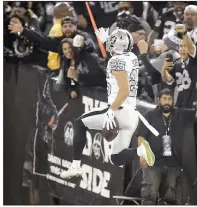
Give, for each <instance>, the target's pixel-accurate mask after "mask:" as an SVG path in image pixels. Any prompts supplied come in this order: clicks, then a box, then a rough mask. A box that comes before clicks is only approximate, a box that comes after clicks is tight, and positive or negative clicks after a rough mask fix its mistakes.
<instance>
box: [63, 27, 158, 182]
mask: <svg viewBox="0 0 197 207" xmlns="http://www.w3.org/2000/svg"><path fill="white" fill-rule="evenodd" d="M95 33H96V35H97V36H98V38H99V39H100V40H101V41H102V42H106V50H107V51H108V52H109V53H110V54H111V56H112V57H111V58H110V60H109V61H108V65H107V75H106V78H107V90H108V107H105V108H98V109H94V110H92V111H90V112H88V113H85V114H83V115H82V116H81V117H80V118H78V119H77V120H76V121H75V123H74V127H75V134H74V139H73V158H74V159H73V162H72V164H71V166H70V168H69V169H68V170H67V171H62V173H61V174H60V176H61V178H64V179H68V178H71V177H74V176H81V175H82V169H81V158H82V152H83V149H84V147H85V144H86V130H87V129H95V130H102V129H103V128H106V129H107V130H110V129H112V128H113V127H116V124H115V121H114V117H116V119H117V121H118V123H119V133H118V135H117V136H116V137H115V138H114V140H113V141H112V150H111V154H110V161H111V163H112V164H114V165H117V166H121V165H124V164H127V163H130V162H131V161H132V159H134V158H135V157H136V156H140V157H142V158H143V159H145V161H146V162H147V164H148V165H149V166H152V165H153V164H154V161H155V156H154V154H153V152H152V150H151V149H150V146H149V143H148V142H147V141H146V140H142V142H141V143H140V144H139V147H138V148H135V149H131V148H129V145H130V143H131V138H132V135H133V134H134V132H135V130H136V128H137V125H138V121H139V117H140V118H141V120H142V121H143V122H146V120H144V118H143V117H142V116H141V115H140V114H139V112H138V111H137V110H136V96H137V88H138V70H139V63H138V59H137V57H136V55H135V54H134V53H132V52H131V49H132V47H133V38H132V36H131V35H130V33H129V32H127V31H126V30H123V29H117V30H115V31H114V32H112V33H111V34H110V35H108V29H107V30H106V29H104V28H100V29H98V30H97V31H96V32H95ZM145 124H146V126H147V127H148V128H149V129H150V130H151V131H152V133H154V134H155V135H156V136H158V132H157V131H156V130H155V129H154V128H153V127H152V126H151V125H149V123H147V122H146V123H145Z"/></svg>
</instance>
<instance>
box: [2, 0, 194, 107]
mask: <svg viewBox="0 0 197 207" xmlns="http://www.w3.org/2000/svg"><path fill="white" fill-rule="evenodd" d="M190 3H192V4H195V2H188V1H187V2H186V1H185V2H184V1H180V2H179V1H176V2H135V1H132V2H89V6H90V8H91V10H92V13H93V15H94V18H95V21H96V24H97V27H98V28H100V27H104V28H108V27H109V30H110V32H112V31H113V30H115V29H116V28H117V27H118V28H123V29H127V30H128V31H129V32H130V33H131V35H132V37H133V39H134V48H133V51H132V52H134V53H135V54H136V55H137V56H138V58H139V61H140V75H139V80H140V81H139V87H138V98H139V99H141V100H146V101H148V102H152V103H154V102H155V100H156V99H155V97H156V96H157V92H158V90H160V89H161V88H162V87H166V85H165V83H164V82H163V81H162V76H161V70H162V65H163V63H164V59H165V57H166V53H167V52H169V51H170V52H171V54H172V56H173V61H174V60H177V59H180V54H179V43H178V42H177V40H176V39H177V38H176V34H175V33H174V31H173V28H174V27H175V25H176V24H178V23H184V24H185V25H186V28H187V30H188V31H191V32H192V38H193V39H194V41H195V39H196V40H197V30H195V27H196V26H197V13H196V11H195V9H194V10H192V11H189V12H188V14H184V9H185V7H186V6H187V5H189V4H190ZM10 21H13V22H15V23H18V22H19V27H18V28H17V26H16V28H15V29H16V30H17V29H18V31H21V32H22V33H20V32H17V31H16V32H15V33H14V32H13V33H10V31H9V29H8V25H9V23H10ZM20 24H21V25H22V26H21V27H20ZM16 25H17V24H16ZM76 36H77V37H76ZM75 37H76V38H75ZM80 37H82V42H83V43H82V44H81V43H79V42H80ZM73 38H74V39H73ZM73 40H74V42H75V43H74V42H73ZM140 40H145V41H143V42H142V41H140ZM77 41H78V42H77ZM76 42H77V43H76ZM73 43H74V44H78V46H77V47H76V45H74V47H73ZM66 44H67V45H68V47H71V50H72V52H73V57H69V52H68V54H67V52H66V49H67V47H66V46H65V45H66ZM69 45H70V46H69ZM63 46H65V50H64V49H63ZM81 51H83V52H81ZM144 54H146V57H145V56H144ZM67 55H68V56H67ZM109 57H110V55H109V54H107V58H105V59H108V58H109ZM4 59H5V60H6V59H9V60H10V59H12V60H14V59H15V60H16V59H17V60H20V61H24V62H25V63H33V64H36V65H39V66H42V67H45V68H48V69H49V71H50V72H51V74H52V76H54V77H56V80H57V82H56V83H57V87H56V88H57V89H58V88H59V86H60V85H61V83H62V82H64V85H65V86H66V88H67V89H69V90H70V94H71V98H77V96H78V94H77V93H78V91H79V85H81V84H82V85H86V86H90V87H94V86H101V87H104V88H105V87H106V82H105V72H104V71H105V68H106V63H107V61H105V59H104V58H103V57H102V55H101V52H100V48H99V46H98V42H97V39H96V36H95V33H94V29H93V26H92V24H91V21H90V18H89V14H88V11H87V8H86V5H85V2H72V1H71V2H50V1H46V2H34V1H33V2H28V1H27V2H24V1H23V2H4ZM70 60H71V61H70ZM69 69H76V70H69ZM61 71H62V72H61ZM65 71H66V72H65ZM170 87H172V86H170ZM176 97H177V96H176ZM190 107H191V105H190Z"/></svg>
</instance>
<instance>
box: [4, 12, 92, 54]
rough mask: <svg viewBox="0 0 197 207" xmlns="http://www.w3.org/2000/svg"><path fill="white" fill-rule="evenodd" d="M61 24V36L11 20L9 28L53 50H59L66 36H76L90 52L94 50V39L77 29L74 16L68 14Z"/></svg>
mask: <svg viewBox="0 0 197 207" xmlns="http://www.w3.org/2000/svg"><path fill="white" fill-rule="evenodd" d="M61 25H62V33H63V35H62V36H60V37H49V36H47V35H45V34H44V33H41V32H37V31H35V30H31V29H28V28H26V27H23V26H22V24H20V23H18V22H17V23H16V22H10V24H9V26H8V29H9V30H10V32H11V33H15V34H17V33H20V34H21V35H22V36H24V37H27V38H29V39H30V40H32V41H34V42H37V43H39V44H40V45H41V47H42V48H44V49H46V50H48V51H51V52H58V51H59V46H60V43H61V41H62V39H64V38H74V39H73V40H74V42H77V44H79V45H80V47H81V48H83V49H84V50H86V51H88V52H93V51H94V48H95V47H94V45H93V41H91V40H90V38H89V35H88V33H86V32H82V31H80V30H78V29H77V23H76V22H75V20H74V18H73V17H69V16H67V17H65V18H63V19H62V21H61Z"/></svg>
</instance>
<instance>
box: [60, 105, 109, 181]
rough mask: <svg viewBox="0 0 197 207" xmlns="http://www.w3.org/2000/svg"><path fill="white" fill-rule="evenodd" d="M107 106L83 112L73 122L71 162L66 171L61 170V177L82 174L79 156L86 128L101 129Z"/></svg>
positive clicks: (80, 156)
mask: <svg viewBox="0 0 197 207" xmlns="http://www.w3.org/2000/svg"><path fill="white" fill-rule="evenodd" d="M107 110H108V108H106V107H105V108H103V109H102V108H100V109H94V110H92V111H91V112H88V113H85V114H83V115H82V116H81V117H80V118H78V119H77V120H76V121H75V123H74V138H73V162H72V164H71V166H70V168H69V169H68V170H67V171H62V173H61V174H60V177H61V178H64V179H70V178H72V177H75V176H77V177H78V176H82V169H81V158H82V152H83V149H84V147H85V144H86V130H87V129H98V130H101V129H102V125H103V122H104V116H105V113H106V111H107Z"/></svg>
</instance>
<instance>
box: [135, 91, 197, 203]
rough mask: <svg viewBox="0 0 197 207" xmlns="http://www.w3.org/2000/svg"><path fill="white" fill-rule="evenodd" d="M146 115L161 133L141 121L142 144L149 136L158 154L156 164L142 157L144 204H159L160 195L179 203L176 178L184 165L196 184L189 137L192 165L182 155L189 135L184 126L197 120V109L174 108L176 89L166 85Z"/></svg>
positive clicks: (152, 146) (189, 155)
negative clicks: (152, 164)
mask: <svg viewBox="0 0 197 207" xmlns="http://www.w3.org/2000/svg"><path fill="white" fill-rule="evenodd" d="M145 117H146V119H147V121H148V122H149V123H151V124H152V125H153V126H154V127H155V129H157V130H158V131H159V132H160V135H159V136H158V137H155V136H154V135H153V134H151V133H149V132H148V129H147V128H146V126H145V125H144V124H143V123H141V124H140V128H139V133H138V135H139V137H138V144H140V143H141V141H142V140H143V139H146V140H147V141H149V143H150V146H151V149H152V150H153V152H154V154H155V164H154V166H153V167H149V166H148V165H147V163H146V161H145V160H144V159H143V158H142V157H141V158H140V165H141V167H142V168H143V180H142V189H141V196H142V205H155V204H156V203H157V202H158V199H162V200H163V202H166V203H167V204H171V205H172V204H176V196H175V190H176V184H177V183H176V182H177V181H176V179H177V176H178V175H179V174H180V172H181V168H183V169H184V171H186V173H187V175H188V176H189V180H190V182H191V183H192V184H193V183H194V182H195V180H196V178H197V177H196V176H197V174H196V173H197V169H196V163H191V160H193V159H194V158H195V155H194V154H193V153H192V152H194V150H193V147H194V146H193V143H192V142H190V141H191V140H190V141H189V139H188V138H187V143H188V146H189V149H190V154H187V159H190V160H188V162H189V161H190V165H187V166H185V165H184V157H183V156H182V150H183V148H184V143H185V138H186V137H184V130H185V128H186V126H187V125H189V124H192V123H194V121H195V119H196V118H197V110H196V109H176V108H174V105H173V92H172V91H171V90H169V89H164V90H162V91H161V92H160V93H159V96H158V106H157V107H156V108H155V109H153V110H151V111H148V112H147V114H146V115H145Z"/></svg>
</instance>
